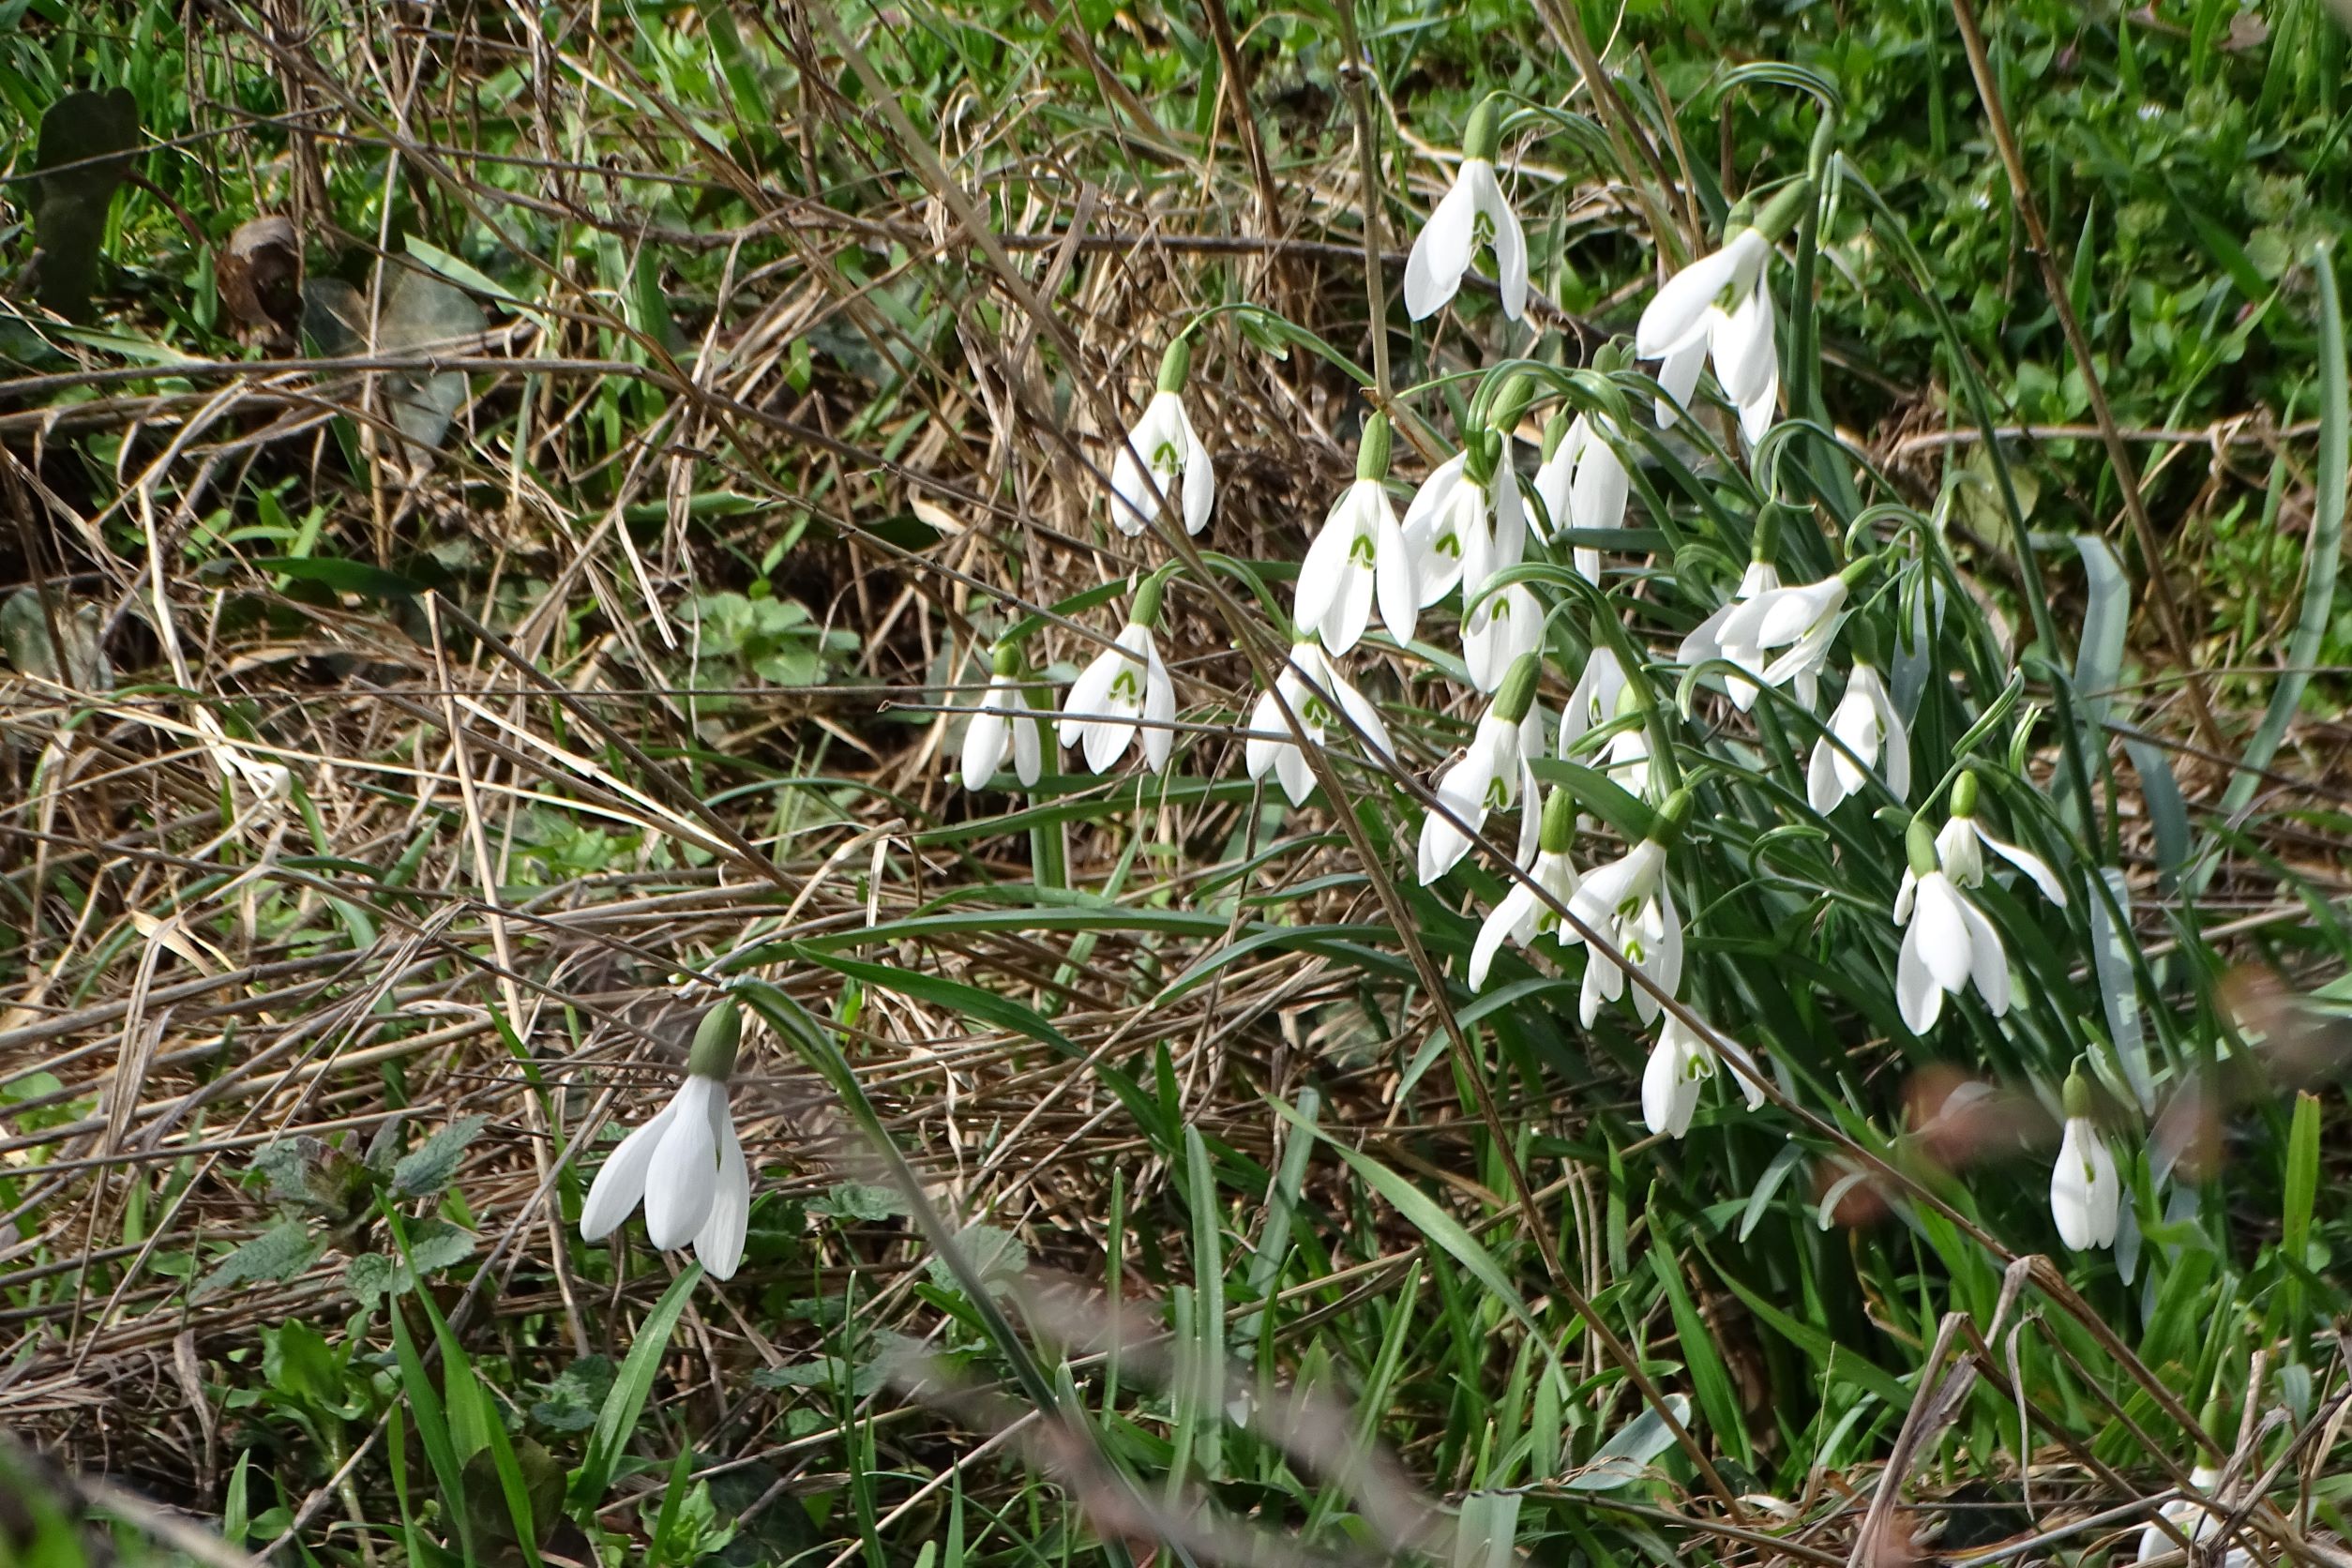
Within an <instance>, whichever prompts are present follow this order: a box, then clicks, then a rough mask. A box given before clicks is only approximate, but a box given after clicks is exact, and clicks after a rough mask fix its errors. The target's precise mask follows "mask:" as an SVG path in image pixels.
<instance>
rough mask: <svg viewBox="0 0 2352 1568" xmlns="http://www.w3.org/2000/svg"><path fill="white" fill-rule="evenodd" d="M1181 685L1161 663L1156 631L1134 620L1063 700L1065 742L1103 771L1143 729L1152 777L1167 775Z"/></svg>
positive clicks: (1146, 758) (1062, 734) (1081, 675)
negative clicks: (1178, 692)
mask: <svg viewBox="0 0 2352 1568" xmlns="http://www.w3.org/2000/svg"><path fill="white" fill-rule="evenodd" d="M1175 718H1176V686H1175V683H1174V682H1172V681H1170V680H1169V679H1168V666H1167V665H1165V664H1162V663H1161V662H1160V650H1159V646H1158V644H1157V643H1156V642H1154V641H1153V637H1152V628H1151V627H1150V626H1145V625H1143V624H1142V623H1140V622H1133V621H1131V622H1129V623H1128V625H1127V628H1126V629H1125V630H1124V631H1123V632H1121V633H1120V634H1119V640H1118V642H1117V644H1116V645H1115V646H1112V647H1109V648H1106V649H1105V650H1103V652H1102V653H1101V654H1100V655H1098V656H1096V657H1095V659H1094V662H1093V663H1092V664H1090V665H1088V666H1087V667H1086V668H1085V670H1084V671H1081V672H1080V673H1079V675H1078V680H1077V682H1076V684H1074V685H1073V686H1071V687H1070V690H1069V693H1068V695H1067V696H1065V697H1064V698H1063V701H1062V721H1061V725H1060V729H1059V733H1060V736H1061V740H1062V744H1063V746H1078V747H1079V748H1080V749H1081V750H1082V751H1083V752H1084V754H1085V757H1086V765H1087V767H1088V768H1089V769H1091V770H1093V772H1095V773H1102V772H1104V771H1105V770H1107V769H1108V767H1109V766H1110V765H1111V764H1112V763H1113V762H1116V761H1119V758H1120V756H1121V754H1123V752H1124V751H1125V750H1126V749H1127V743H1128V742H1130V741H1132V740H1133V739H1135V735H1136V730H1137V728H1138V721H1139V722H1140V724H1141V725H1143V726H1145V728H1144V730H1143V760H1144V761H1145V762H1146V763H1147V764H1149V765H1150V767H1151V769H1152V771H1153V773H1161V772H1164V771H1166V769H1167V767H1168V752H1169V750H1170V749H1171V748H1172V747H1173V746H1175V744H1176V731H1174V730H1172V729H1170V728H1169V726H1170V725H1171V724H1173V723H1174V722H1175Z"/></svg>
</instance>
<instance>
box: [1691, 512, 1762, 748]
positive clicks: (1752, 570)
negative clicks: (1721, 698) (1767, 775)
mask: <svg viewBox="0 0 2352 1568" xmlns="http://www.w3.org/2000/svg"><path fill="white" fill-rule="evenodd" d="M1757 548H1759V549H1762V548H1766V546H1765V541H1764V537H1763V535H1762V534H1761V533H1759V534H1758V535H1757ZM1779 587H1780V572H1779V571H1778V569H1776V568H1775V567H1774V566H1773V565H1772V563H1771V562H1770V561H1751V562H1749V563H1748V569H1747V570H1746V571H1745V572H1742V573H1741V576H1740V586H1739V587H1738V588H1737V589H1735V590H1733V592H1732V595H1731V597H1730V599H1729V601H1727V602H1726V604H1725V605H1724V606H1723V608H1722V609H1720V610H1718V611H1715V612H1714V613H1713V614H1712V615H1710V616H1708V617H1707V619H1705V620H1704V621H1701V622H1700V623H1699V624H1698V625H1697V626H1694V627H1692V628H1691V631H1690V635H1689V636H1687V637H1685V638H1683V639H1682V646H1681V649H1680V650H1678V651H1677V652H1676V654H1675V659H1676V661H1677V662H1678V663H1680V664H1681V665H1682V666H1683V667H1684V668H1686V669H1688V668H1693V667H1696V666H1697V665H1701V664H1705V663H1707V662H1708V661H1709V660H1711V659H1720V658H1722V657H1724V651H1723V627H1724V623H1725V622H1726V621H1728V620H1730V619H1731V615H1732V612H1733V611H1736V610H1738V609H1739V608H1740V607H1741V605H1743V604H1745V603H1747V602H1748V601H1749V600H1750V599H1753V598H1758V597H1761V596H1763V595H1766V594H1770V593H1772V592H1774V591H1776V590H1777V589H1778V588H1779ZM1749 673H1751V674H1753V673H1755V671H1749ZM1724 690H1725V692H1726V694H1728V695H1729V697H1730V698H1731V701H1732V703H1733V705H1734V706H1736V707H1737V708H1738V709H1739V710H1740V711H1741V713H1745V712H1747V711H1748V709H1749V708H1750V707H1751V706H1752V705H1753V704H1754V703H1755V701H1756V685H1755V683H1754V682H1752V681H1743V680H1741V678H1740V677H1739V676H1737V675H1727V676H1726V677H1725V678H1724Z"/></svg>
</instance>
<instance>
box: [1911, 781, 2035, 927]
mask: <svg viewBox="0 0 2352 1568" xmlns="http://www.w3.org/2000/svg"><path fill="white" fill-rule="evenodd" d="M1976 794H1977V783H1976V775H1975V774H1973V773H1963V774H1962V775H1961V776H1959V778H1958V779H1956V780H1954V781H1953V783H1952V820H1951V821H1950V822H1946V823H1944V826H1943V831H1942V832H1940V833H1938V834H1937V835H1936V855H1937V859H1939V860H1941V861H1942V862H1943V866H1944V875H1946V876H1948V877H1950V878H1951V879H1952V882H1953V883H1954V884H1955V885H1956V886H1960V887H1981V886H1983V882H1984V852H1985V851H1986V850H1991V851H1992V852H1994V853H1995V854H1997V855H1998V856H2000V857H2001V858H2002V859H2003V860H2006V861H2007V862H2009V863H2010V864H2011V865H2012V866H2014V867H2017V869H2018V870H2020V871H2023V872H2024V873H2025V874H2026V875H2027V876H2028V877H2029V878H2031V879H2032V881H2033V885H2034V886H2036V887H2038V888H2040V889H2041V890H2042V896H2043V897H2045V898H2047V899H2049V900H2050V902H2052V903H2054V904H2056V905H2058V907H2059V908H2061V909H2063V908H2065V907H2066V884H2065V883H2064V882H2060V881H2058V873H2057V872H2056V871H2053V870H2052V869H2050V863H2049V862H2048V861H2045V860H2043V858H2042V857H2041V856H2040V855H2038V854H2035V853H2034V852H2032V851H2031V850H2023V849H2019V848H2018V847H2017V846H2016V845H2014V844H2011V843H2007V842H2004V841H2003V840H2001V839H1998V838H1996V837H1993V836H1992V835H1991V834H1989V833H1987V832H1985V831H1984V824H1983V822H1979V821H1978V820H1977V815H1976Z"/></svg>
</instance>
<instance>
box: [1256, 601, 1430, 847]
mask: <svg viewBox="0 0 2352 1568" xmlns="http://www.w3.org/2000/svg"><path fill="white" fill-rule="evenodd" d="M1285 706H1288V707H1289V710H1290V712H1291V713H1292V714H1294V715H1296V716H1298V721H1299V728H1300V729H1301V730H1302V731H1305V734H1306V738H1307V741H1308V742H1309V744H1311V745H1313V746H1317V747H1320V746H1322V745H1323V744H1324V736H1325V735H1326V734H1327V733H1328V732H1329V731H1331V729H1332V728H1333V726H1334V725H1335V724H1336V723H1337V722H1338V719H1337V717H1336V715H1337V714H1345V715H1346V716H1347V717H1348V720H1349V723H1351V724H1353V725H1354V726H1355V727H1356V728H1357V729H1358V730H1360V731H1363V732H1364V735H1365V736H1366V737H1367V738H1368V739H1369V740H1370V741H1371V743H1372V748H1373V750H1375V751H1377V752H1378V753H1380V755H1381V756H1383V757H1386V756H1390V755H1392V754H1393V748H1392V747H1391V746H1390V745H1389V738H1388V726H1387V725H1385V724H1383V723H1381V722H1380V710H1379V709H1378V708H1376V707H1374V706H1373V705H1372V704H1371V703H1370V702H1368V701H1365V700H1364V696H1363V694H1362V693H1360V692H1358V691H1357V690H1356V688H1355V687H1353V686H1349V684H1348V683H1347V682H1346V681H1345V680H1343V679H1341V677H1340V674H1339V671H1337V670H1335V669H1334V668H1333V667H1332V663H1331V660H1329V659H1328V658H1326V657H1324V656H1323V650H1322V647H1321V646H1320V645H1319V643H1317V642H1315V641H1312V640H1307V641H1300V642H1297V643H1294V644H1293V645H1292V646H1291V649H1290V659H1289V663H1288V664H1285V665H1284V666H1283V667H1282V672H1281V673H1280V674H1278V675H1276V676H1275V677H1274V690H1273V691H1269V692H1266V693H1264V694H1262V695H1261V696H1259V699H1258V705H1257V706H1256V707H1254V708H1252V709H1251V710H1250V714H1249V729H1250V736H1249V743H1248V745H1247V746H1245V747H1244V753H1245V756H1246V760H1247V762H1248V765H1249V776H1251V777H1252V778H1263V777H1265V776H1266V775H1267V774H1268V773H1269V772H1272V773H1273V774H1274V777H1275V778H1277V779H1278V780H1280V781H1281V784H1282V792H1283V793H1285V794H1287V795H1289V797H1290V804H1291V805H1293V806H1304V805H1305V804H1306V797H1307V796H1308V795H1310V794H1313V793H1314V792H1315V774H1314V772H1313V770H1312V769H1311V768H1309V767H1308V765H1307V761H1306V753H1304V751H1302V750H1300V749H1299V746H1298V743H1297V742H1296V741H1294V740H1289V739H1288V738H1286V737H1288V736H1289V733H1290V726H1289V724H1288V723H1287V722H1286V721H1285V720H1284V718H1283V716H1282V710H1283V708H1284V707H1285Z"/></svg>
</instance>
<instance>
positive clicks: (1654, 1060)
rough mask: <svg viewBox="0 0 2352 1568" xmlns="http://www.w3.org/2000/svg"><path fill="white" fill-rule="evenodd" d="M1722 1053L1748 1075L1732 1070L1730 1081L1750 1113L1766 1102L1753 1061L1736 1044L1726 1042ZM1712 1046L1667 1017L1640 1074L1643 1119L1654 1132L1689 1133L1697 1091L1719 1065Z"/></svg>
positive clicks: (1675, 1019)
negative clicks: (1746, 1104) (1742, 1067)
mask: <svg viewBox="0 0 2352 1568" xmlns="http://www.w3.org/2000/svg"><path fill="white" fill-rule="evenodd" d="M1724 1054H1725V1055H1726V1056H1731V1057H1734V1058H1736V1059H1737V1061H1738V1063H1739V1065H1740V1066H1744V1067H1745V1068H1746V1069H1747V1071H1746V1072H1741V1071H1738V1070H1737V1068H1735V1069H1734V1071H1733V1073H1732V1075H1731V1076H1732V1077H1733V1078H1736V1079H1737V1080H1738V1081H1739V1086H1740V1093H1741V1095H1742V1096H1744V1097H1745V1098H1746V1100H1747V1102H1748V1108H1749V1109H1750V1110H1754V1109H1756V1107H1758V1106H1760V1105H1762V1104H1763V1103H1764V1087H1763V1085H1762V1084H1761V1083H1760V1082H1759V1081H1757V1079H1756V1058H1755V1057H1753V1056H1751V1055H1750V1054H1749V1053H1748V1050H1747V1048H1746V1047H1744V1046H1741V1044H1739V1043H1738V1042H1737V1041H1735V1040H1731V1039H1729V1038H1726V1040H1725V1041H1724ZM1721 1064H1722V1063H1721V1060H1720V1059H1719V1058H1718V1057H1717V1055H1716V1053H1715V1048H1714V1047H1713V1046H1711V1045H1710V1044H1709V1043H1708V1042H1707V1040H1706V1039H1705V1038H1704V1037H1703V1036H1701V1035H1700V1034H1699V1033H1698V1032H1697V1031H1696V1030H1694V1029H1691V1028H1690V1027H1688V1026H1687V1025H1685V1024H1684V1023H1683V1022H1682V1020H1681V1018H1676V1017H1675V1016H1674V1015H1673V1014H1671V1013H1668V1014H1667V1015H1666V1024H1665V1027H1664V1028H1662V1029H1660V1030H1659V1032H1658V1043H1657V1044H1656V1045H1655V1046H1653V1047H1651V1051H1650V1062H1649V1064H1648V1065H1647V1066H1645V1067H1644V1068H1643V1069H1642V1074H1641V1119H1642V1121H1643V1123H1645V1124H1646V1125H1647V1126H1648V1127H1649V1128H1650V1130H1651V1132H1653V1133H1664V1134H1665V1135H1666V1137H1668V1138H1681V1136H1682V1135H1683V1134H1685V1133H1687V1132H1689V1131H1690V1130H1691V1117H1692V1115H1693V1113H1695V1112H1696V1110H1697V1109H1698V1093H1699V1091H1700V1090H1702V1089H1704V1088H1706V1087H1707V1081H1708V1079H1710V1078H1713V1077H1714V1076H1715V1074H1716V1072H1717V1070H1718V1069H1719V1068H1720V1066H1721Z"/></svg>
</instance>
